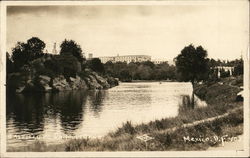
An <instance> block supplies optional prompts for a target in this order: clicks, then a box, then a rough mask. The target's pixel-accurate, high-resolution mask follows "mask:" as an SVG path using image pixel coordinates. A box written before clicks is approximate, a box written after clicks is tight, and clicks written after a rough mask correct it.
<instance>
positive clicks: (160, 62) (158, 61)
mask: <svg viewBox="0 0 250 158" xmlns="http://www.w3.org/2000/svg"><path fill="white" fill-rule="evenodd" d="M151 62H153V63H154V64H163V63H168V64H169V65H174V61H173V60H167V59H152V60H151Z"/></svg>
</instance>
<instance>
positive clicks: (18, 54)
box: [12, 37, 46, 70]
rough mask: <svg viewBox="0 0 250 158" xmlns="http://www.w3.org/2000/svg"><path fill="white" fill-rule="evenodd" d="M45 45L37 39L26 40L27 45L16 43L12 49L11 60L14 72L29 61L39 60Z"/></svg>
mask: <svg viewBox="0 0 250 158" xmlns="http://www.w3.org/2000/svg"><path fill="white" fill-rule="evenodd" d="M45 46H46V45H45V43H44V42H43V41H42V40H40V39H39V38H38V37H32V38H30V39H28V40H27V43H23V42H17V44H16V46H15V47H14V48H13V49H12V60H13V62H14V66H15V69H16V70H19V69H20V68H21V67H22V66H24V65H25V64H28V63H29V62H30V61H32V60H34V59H36V58H39V57H41V56H42V55H43V49H44V48H45Z"/></svg>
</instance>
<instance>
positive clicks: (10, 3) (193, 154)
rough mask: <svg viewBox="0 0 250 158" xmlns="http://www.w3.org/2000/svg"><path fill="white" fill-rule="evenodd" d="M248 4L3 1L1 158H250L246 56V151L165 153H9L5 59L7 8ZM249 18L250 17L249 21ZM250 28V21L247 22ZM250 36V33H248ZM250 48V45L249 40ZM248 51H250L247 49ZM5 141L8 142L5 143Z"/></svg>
mask: <svg viewBox="0 0 250 158" xmlns="http://www.w3.org/2000/svg"><path fill="white" fill-rule="evenodd" d="M225 2H226V3H229V4H234V3H245V5H248V7H249V1H247V0H241V1H240V0H238V1H236V0H235V1H233V0H230V1H219V0H212V1H195V0H192V1H173V0H169V1H3V2H0V3H1V32H0V35H1V37H0V39H1V56H0V57H1V58H0V59H1V61H0V71H1V75H0V78H1V85H0V87H1V89H0V94H1V95H0V105H1V106H0V122H1V126H0V129H1V137H0V138H1V142H0V145H1V146H0V150H1V151H0V152H1V153H0V154H1V155H0V157H59V156H60V157H82V156H84V157H118V156H119V157H131V156H133V157H169V156H171V157H180V156H182V157H183V156H185V157H200V156H202V157H205V156H206V157H207V156H209V157H213V156H216V157H219V156H230V157H232V156H234V157H240V156H249V89H250V87H249V67H250V62H249V59H248V56H249V51H248V54H244V55H243V59H244V89H245V90H246V91H245V92H246V93H244V95H245V96H244V98H245V100H244V151H176V152H173V151H163V152H148V151H147V152H6V140H5V138H6V130H5V129H6V128H5V124H6V123H5V121H6V115H5V113H6V108H5V86H4V84H5V78H6V73H5V68H6V67H5V59H6V53H5V52H6V8H7V6H13V5H17V6H24V5H209V4H211V3H218V4H220V3H225ZM248 18H249V17H248ZM246 22H247V23H248V24H249V19H246ZM247 33H248V35H249V29H248V30H247ZM247 40H248V44H249V38H248V39H247ZM246 50H249V49H248V48H246ZM246 50H244V52H246ZM3 138H4V139H3Z"/></svg>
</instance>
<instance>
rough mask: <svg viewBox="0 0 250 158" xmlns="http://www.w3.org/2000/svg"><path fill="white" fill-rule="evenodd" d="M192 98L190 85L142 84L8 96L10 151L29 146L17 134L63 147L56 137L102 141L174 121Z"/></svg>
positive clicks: (123, 84) (59, 139)
mask: <svg viewBox="0 0 250 158" xmlns="http://www.w3.org/2000/svg"><path fill="white" fill-rule="evenodd" d="M191 92H192V85H191V84H190V83H168V82H163V83H162V84H159V83H157V82H144V83H143V82H141V83H122V84H121V85H120V86H117V87H114V88H112V89H109V90H99V91H84V90H79V91H66V92H60V93H54V94H51V93H46V94H35V93H34V94H32V95H31V94H26V95H24V94H16V95H13V94H12V95H9V94H8V95H7V98H6V99H7V136H8V141H7V142H8V144H7V145H8V146H24V145H26V143H27V141H25V140H24V141H20V140H16V139H13V138H11V137H10V136H11V135H15V134H19V135H24V134H34V135H39V136H42V137H44V140H43V141H45V142H46V143H48V144H50V143H55V142H61V141H62V139H61V138H60V137H53V136H52V135H59V136H64V135H75V136H80V137H81V136H90V137H91V136H93V137H98V136H103V135H105V134H106V133H108V132H109V131H112V130H115V129H117V128H118V127H120V126H121V124H122V123H123V122H126V121H127V120H130V121H132V123H134V124H136V123H142V122H144V123H146V122H149V121H152V120H155V119H161V118H165V117H174V116H177V115H178V109H179V104H180V101H181V99H182V98H181V96H182V95H190V94H191ZM49 136H52V138H51V137H50V138H48V137H49ZM29 141H34V140H29Z"/></svg>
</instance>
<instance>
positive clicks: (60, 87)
mask: <svg viewBox="0 0 250 158" xmlns="http://www.w3.org/2000/svg"><path fill="white" fill-rule="evenodd" d="M52 88H53V90H54V91H64V90H72V88H71V87H70V85H69V83H68V82H67V81H66V79H65V78H64V76H62V75H61V76H58V77H56V78H54V79H53V80H52Z"/></svg>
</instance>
